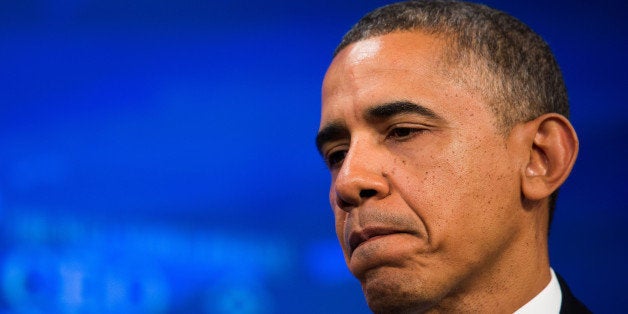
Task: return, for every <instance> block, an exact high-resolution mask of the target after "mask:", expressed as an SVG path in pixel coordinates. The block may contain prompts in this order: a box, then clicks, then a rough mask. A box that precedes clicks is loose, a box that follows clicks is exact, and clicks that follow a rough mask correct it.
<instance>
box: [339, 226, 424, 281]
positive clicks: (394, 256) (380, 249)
mask: <svg viewBox="0 0 628 314" xmlns="http://www.w3.org/2000/svg"><path fill="white" fill-rule="evenodd" d="M421 245H422V243H420V239H417V238H416V237H413V236H412V235H411V234H408V233H393V234H388V235H381V236H376V237H372V238H370V239H368V240H367V241H364V242H362V243H360V245H358V246H357V247H356V248H355V250H353V252H352V253H351V256H350V258H349V269H350V270H351V272H352V273H353V274H354V275H356V276H357V277H358V278H359V277H360V276H361V274H364V272H365V271H368V270H369V269H374V268H378V267H382V266H394V267H402V266H403V265H405V263H407V262H408V261H410V260H413V259H414V258H413V256H414V255H416V254H417V253H418V252H419V251H420V250H421V249H420V247H421Z"/></svg>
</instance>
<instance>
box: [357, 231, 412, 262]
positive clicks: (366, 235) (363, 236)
mask: <svg viewBox="0 0 628 314" xmlns="http://www.w3.org/2000/svg"><path fill="white" fill-rule="evenodd" d="M396 233H405V232H403V231H400V230H396V229H390V228H385V227H368V228H363V229H361V230H356V231H352V232H351V233H350V234H349V238H348V240H349V241H348V243H349V255H351V254H353V251H355V249H357V248H358V247H359V246H360V245H361V244H362V243H364V242H366V241H368V240H370V239H372V238H375V237H381V236H387V235H391V234H396Z"/></svg>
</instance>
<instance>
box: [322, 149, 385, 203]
mask: <svg viewBox="0 0 628 314" xmlns="http://www.w3.org/2000/svg"><path fill="white" fill-rule="evenodd" d="M385 159H386V156H385V155H384V154H382V153H379V152H377V151H376V150H374V149H371V148H369V147H368V146H366V145H360V144H359V143H353V145H351V147H350V148H349V151H348V152H347V154H346V156H345V159H344V160H343V163H342V166H341V167H340V169H339V171H338V173H337V175H336V178H335V179H334V182H333V185H332V188H333V191H332V193H334V192H335V198H336V205H337V206H339V207H340V208H341V209H342V210H344V211H350V210H351V209H352V208H355V207H357V206H360V205H361V204H362V203H363V202H365V201H366V200H368V199H371V198H384V197H386V196H387V195H388V194H389V193H390V185H389V181H388V179H389V178H388V176H387V175H386V172H385V171H384V169H385V162H386V160H385Z"/></svg>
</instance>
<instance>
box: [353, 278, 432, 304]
mask: <svg viewBox="0 0 628 314" xmlns="http://www.w3.org/2000/svg"><path fill="white" fill-rule="evenodd" d="M361 284H362V290H363V291H364V296H365V297H366V302H367V304H368V306H369V308H370V309H371V311H373V313H376V314H379V313H422V312H425V311H427V310H428V309H430V308H431V307H433V306H434V305H435V304H436V300H435V299H437V298H434V297H430V296H429V292H430V290H431V289H426V287H425V283H424V282H422V280H420V279H418V278H415V277H413V276H408V274H403V272H401V271H394V270H392V271H391V270H374V271H370V272H369V274H367V275H366V276H365V277H364V278H363V279H362V280H361Z"/></svg>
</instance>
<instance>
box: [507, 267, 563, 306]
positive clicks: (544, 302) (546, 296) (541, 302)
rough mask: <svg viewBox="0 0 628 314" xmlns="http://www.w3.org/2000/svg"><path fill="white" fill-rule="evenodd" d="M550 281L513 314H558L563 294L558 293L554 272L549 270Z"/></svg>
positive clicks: (558, 288) (558, 285)
mask: <svg viewBox="0 0 628 314" xmlns="http://www.w3.org/2000/svg"><path fill="white" fill-rule="evenodd" d="M550 272H551V274H552V279H550V282H549V283H548V284H547V286H546V287H545V289H543V290H542V291H541V292H540V293H539V294H537V295H536V296H535V297H534V298H532V300H530V301H529V302H528V303H526V304H525V305H524V306H522V307H521V308H519V309H518V310H517V311H515V313H514V314H558V313H559V312H560V305H561V303H562V301H563V294H562V292H561V291H560V284H559V283H558V278H556V274H555V273H554V270H553V269H551V268H550Z"/></svg>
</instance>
